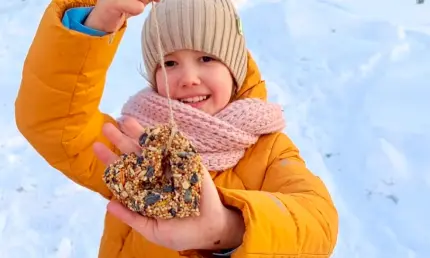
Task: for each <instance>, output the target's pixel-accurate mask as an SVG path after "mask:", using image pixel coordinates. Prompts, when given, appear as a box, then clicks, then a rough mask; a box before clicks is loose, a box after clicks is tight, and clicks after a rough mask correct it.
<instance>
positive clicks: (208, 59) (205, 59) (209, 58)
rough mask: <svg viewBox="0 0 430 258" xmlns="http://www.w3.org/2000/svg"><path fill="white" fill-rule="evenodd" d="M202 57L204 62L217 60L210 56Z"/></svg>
mask: <svg viewBox="0 0 430 258" xmlns="http://www.w3.org/2000/svg"><path fill="white" fill-rule="evenodd" d="M200 59H201V61H202V62H205V63H207V62H211V61H215V58H212V57H210V56H202V57H201V58H200Z"/></svg>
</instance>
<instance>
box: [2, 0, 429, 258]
mask: <svg viewBox="0 0 430 258" xmlns="http://www.w3.org/2000/svg"><path fill="white" fill-rule="evenodd" d="M48 2H49V1H47V0H23V1H6V2H5V3H2V6H1V7H0V23H1V24H2V26H1V27H0V78H1V80H0V89H2V94H0V108H1V111H0V126H1V129H2V134H0V257H8V258H22V257H28V258H30V257H48V258H51V257H52V258H54V257H55V258H71V257H79V258H84V257H97V249H98V244H99V240H100V235H101V232H102V229H103V218H104V213H105V205H106V201H105V200H103V199H102V198H101V197H99V196H98V195H97V194H94V193H92V192H89V191H88V190H86V189H84V188H82V187H80V186H77V185H75V184H74V183H72V182H71V181H69V180H68V179H67V178H65V177H64V176H62V175H61V174H60V173H58V172H57V171H55V170H53V169H52V168H50V167H49V166H48V165H47V164H46V162H45V161H44V160H43V159H42V158H41V157H40V156H39V155H38V154H37V153H35V151H34V150H33V149H32V148H31V147H30V146H29V145H28V143H27V142H26V141H25V139H23V137H22V136H21V135H20V133H19V132H18V131H17V129H16V127H15V123H14V115H13V114H14V113H13V108H14V99H15V97H16V93H17V90H18V87H19V82H20V76H21V68H22V64H23V61H24V58H25V55H26V52H27V49H28V46H29V44H30V43H31V41H32V39H33V36H34V33H35V31H36V28H37V25H38V22H39V19H40V17H41V15H42V12H43V11H44V8H45V7H46V5H47V4H48ZM237 2H238V5H239V6H240V13H241V15H242V17H243V20H244V31H245V33H246V36H247V39H248V46H249V48H250V49H251V51H252V53H253V55H254V57H255V59H256V61H257V63H258V64H259V66H260V69H261V71H262V73H263V76H264V79H265V80H266V81H267V84H268V87H269V95H270V99H271V100H272V101H276V102H278V103H280V104H282V105H283V106H284V108H285V114H286V119H287V121H288V128H287V130H286V132H287V133H288V134H289V135H290V137H291V138H292V139H293V140H294V142H295V143H296V144H297V145H298V147H299V148H300V150H301V153H302V155H303V157H304V158H305V159H306V161H307V163H308V166H309V168H310V169H311V170H312V171H313V172H314V173H315V174H317V175H319V176H320V177H321V178H322V179H323V180H324V181H325V182H326V184H327V186H328V188H329V189H330V191H331V193H332V195H333V199H334V201H335V203H336V206H337V208H338V210H339V215H340V231H339V240H338V244H337V247H336V250H335V254H334V255H333V257H350V258H353V257H360V258H361V257H366V258H375V257H378V258H379V257H392V258H421V257H422V258H424V257H428V250H429V247H430V231H429V230H428V229H430V220H428V218H427V215H428V214H429V213H430V208H427V206H426V205H425V203H426V201H427V199H428V198H430V173H429V172H430V159H429V158H428V157H429V154H430V151H429V147H428V146H430V133H429V131H428V128H430V116H429V115H428V113H429V111H430V101H429V96H430V85H429V84H430V82H429V77H428V76H429V75H430V16H429V15H428V14H429V13H430V3H427V2H425V3H424V4H420V5H418V4H416V1H413V0H410V1H393V0H380V1H371V0H361V1H353V0H342V1H341V0H300V1H298V0H279V1H267V0H264V1H263V0H259V1H257V0H254V1H246V0H242V1H237ZM145 14H147V12H145ZM143 19H144V16H141V17H137V18H133V19H132V20H131V21H130V26H129V30H128V32H127V33H126V35H125V38H124V41H123V43H122V45H121V46H120V49H119V51H118V54H117V56H116V58H115V60H114V63H113V65H112V68H111V70H110V73H109V76H108V84H107V86H106V93H105V95H104V98H103V100H102V104H101V108H102V109H103V110H104V111H106V112H108V113H110V114H113V115H116V114H118V112H119V110H120V107H121V104H122V103H123V102H124V101H125V100H126V99H127V98H128V96H129V95H131V94H132V93H134V92H135V91H137V90H139V89H140V88H141V87H142V86H143V84H144V83H145V81H144V79H143V78H142V77H141V76H140V75H139V67H140V66H141V65H142V63H141V59H140V42H139V41H140V26H141V24H142V22H143ZM426 85H427V86H426Z"/></svg>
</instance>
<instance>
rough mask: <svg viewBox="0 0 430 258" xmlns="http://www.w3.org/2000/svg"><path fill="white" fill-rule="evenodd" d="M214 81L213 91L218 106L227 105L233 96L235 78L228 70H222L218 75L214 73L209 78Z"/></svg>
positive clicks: (212, 84)
mask: <svg viewBox="0 0 430 258" xmlns="http://www.w3.org/2000/svg"><path fill="white" fill-rule="evenodd" d="M209 78H210V79H211V81H212V83H211V91H212V93H213V94H214V97H215V98H214V100H215V101H216V102H217V104H218V105H227V104H228V102H229V101H230V99H231V96H232V90H233V78H232V76H231V74H230V72H229V71H228V70H226V69H220V71H218V73H212V74H211V76H210V77H209Z"/></svg>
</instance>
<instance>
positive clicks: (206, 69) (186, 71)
mask: <svg viewBox="0 0 430 258" xmlns="http://www.w3.org/2000/svg"><path fill="white" fill-rule="evenodd" d="M164 60H165V63H164V64H165V67H166V72H167V80H168V83H169V89H170V92H169V93H170V98H172V99H176V100H179V101H181V102H183V103H185V104H187V105H190V106H192V107H194V108H198V109H200V110H202V111H204V112H206V113H208V114H210V115H214V114H216V113H218V112H219V111H221V110H222V109H223V108H224V107H225V106H227V104H228V103H229V101H230V99H231V96H232V90H233V83H234V82H233V77H232V76H231V73H230V71H229V69H228V68H227V66H225V65H224V64H223V63H222V62H220V61H218V60H217V59H216V58H214V57H212V56H210V55H208V54H205V53H203V52H198V51H193V50H179V51H176V52H174V53H172V54H169V55H166V56H165V57H164ZM155 79H156V84H157V91H158V94H160V95H161V96H164V97H167V91H166V85H165V80H164V75H163V69H162V68H161V66H159V67H158V68H157V71H156V74H155Z"/></svg>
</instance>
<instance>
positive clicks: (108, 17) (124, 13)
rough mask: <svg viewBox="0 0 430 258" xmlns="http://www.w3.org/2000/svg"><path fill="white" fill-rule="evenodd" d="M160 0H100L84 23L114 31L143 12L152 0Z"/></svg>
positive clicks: (154, 0)
mask: <svg viewBox="0 0 430 258" xmlns="http://www.w3.org/2000/svg"><path fill="white" fill-rule="evenodd" d="M159 1H160V0H99V1H97V3H96V6H95V7H94V9H93V10H92V11H91V13H90V15H89V16H88V18H87V19H86V21H85V23H84V25H85V26H87V27H90V28H93V29H96V30H100V31H104V32H107V33H112V32H115V31H117V30H119V29H120V28H121V26H122V25H123V24H124V22H125V20H126V19H127V18H129V17H132V16H137V15H139V14H141V13H142V12H143V10H144V9H145V6H146V5H147V4H149V3H150V2H159Z"/></svg>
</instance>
